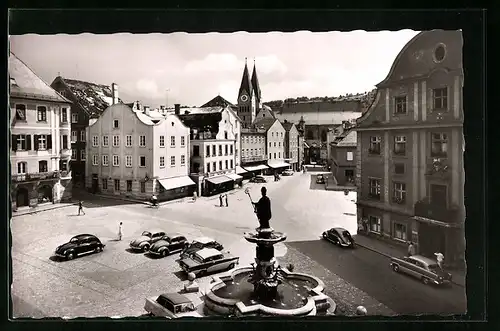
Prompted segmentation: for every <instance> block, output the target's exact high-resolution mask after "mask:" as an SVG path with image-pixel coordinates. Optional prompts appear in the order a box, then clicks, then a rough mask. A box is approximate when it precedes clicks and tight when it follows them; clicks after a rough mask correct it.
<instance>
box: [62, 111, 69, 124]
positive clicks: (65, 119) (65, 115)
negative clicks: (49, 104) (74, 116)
mask: <svg viewBox="0 0 500 331" xmlns="http://www.w3.org/2000/svg"><path fill="white" fill-rule="evenodd" d="M61 123H68V108H61Z"/></svg>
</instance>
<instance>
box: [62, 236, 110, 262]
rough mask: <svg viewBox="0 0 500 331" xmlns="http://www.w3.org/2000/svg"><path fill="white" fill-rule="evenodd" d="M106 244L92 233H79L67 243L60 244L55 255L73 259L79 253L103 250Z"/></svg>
mask: <svg viewBox="0 0 500 331" xmlns="http://www.w3.org/2000/svg"><path fill="white" fill-rule="evenodd" d="M105 246H106V245H104V244H103V243H102V242H101V241H100V240H99V238H97V237H96V236H94V235H92V234H79V235H77V236H74V237H73V238H71V239H70V240H69V241H68V242H67V243H65V244H62V245H61V246H58V247H57V248H56V251H55V255H56V256H59V257H63V258H65V259H66V260H73V259H74V258H75V257H77V256H79V255H84V254H89V253H99V252H102V250H103V248H104V247H105Z"/></svg>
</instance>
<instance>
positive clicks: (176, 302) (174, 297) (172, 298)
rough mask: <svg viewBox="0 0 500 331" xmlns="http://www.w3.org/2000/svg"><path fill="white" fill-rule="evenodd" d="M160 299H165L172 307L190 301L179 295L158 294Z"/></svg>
mask: <svg viewBox="0 0 500 331" xmlns="http://www.w3.org/2000/svg"><path fill="white" fill-rule="evenodd" d="M160 296H161V297H163V298H165V299H166V300H168V301H170V302H171V303H172V304H174V305H180V304H182V303H190V302H191V300H189V298H187V297H186V296H184V295H182V294H180V293H176V292H173V293H164V294H160Z"/></svg>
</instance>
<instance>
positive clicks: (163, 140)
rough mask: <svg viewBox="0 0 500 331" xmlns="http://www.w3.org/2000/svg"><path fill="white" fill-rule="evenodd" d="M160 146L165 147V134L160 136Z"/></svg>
mask: <svg viewBox="0 0 500 331" xmlns="http://www.w3.org/2000/svg"><path fill="white" fill-rule="evenodd" d="M160 147H165V136H160Z"/></svg>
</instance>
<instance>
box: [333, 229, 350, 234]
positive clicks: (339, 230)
mask: <svg viewBox="0 0 500 331" xmlns="http://www.w3.org/2000/svg"><path fill="white" fill-rule="evenodd" d="M332 229H334V230H335V231H338V232H340V233H342V232H343V231H347V230H346V229H344V228H332Z"/></svg>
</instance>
